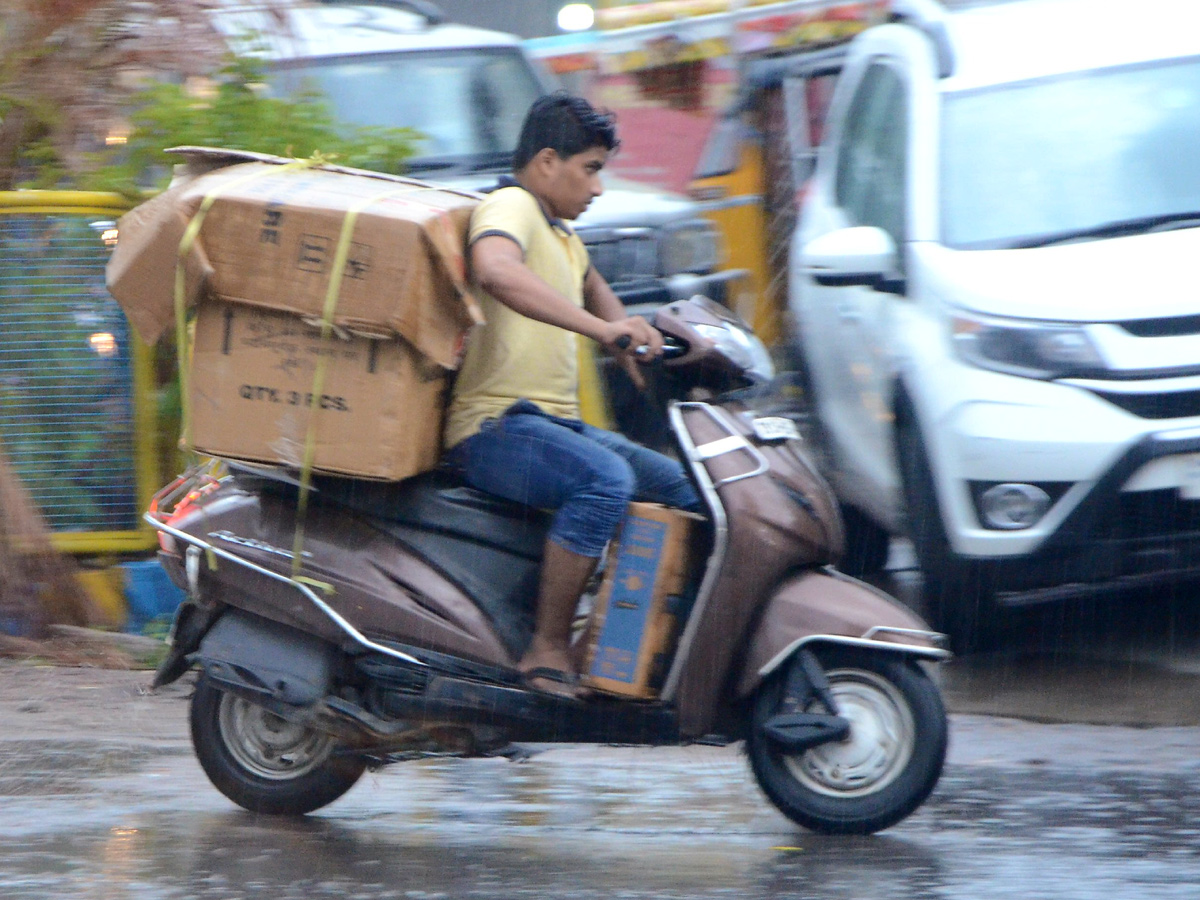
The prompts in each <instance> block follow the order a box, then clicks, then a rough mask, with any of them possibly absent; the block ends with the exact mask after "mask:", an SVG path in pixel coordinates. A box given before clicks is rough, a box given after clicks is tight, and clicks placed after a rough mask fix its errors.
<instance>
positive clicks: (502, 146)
mask: <svg viewBox="0 0 1200 900" xmlns="http://www.w3.org/2000/svg"><path fill="white" fill-rule="evenodd" d="M272 81H273V83H274V84H275V86H276V87H277V88H278V89H279V90H280V91H282V92H283V93H286V94H295V93H298V92H299V91H301V90H306V89H309V90H311V89H315V90H317V91H319V92H320V93H321V94H323V95H324V96H325V97H326V98H327V99H328V102H329V107H330V109H334V110H337V115H338V118H340V119H343V120H345V121H348V122H353V123H355V124H359V125H379V126H387V127H398V126H406V127H409V128H414V129H416V130H417V131H418V132H420V134H421V135H422V139H421V141H420V143H419V145H418V148H417V153H416V157H415V158H414V159H412V160H410V167H411V168H413V169H414V170H420V169H426V170H428V169H430V168H441V167H451V166H454V167H459V166H463V165H471V164H473V165H475V166H477V167H481V166H483V167H486V166H504V165H505V164H506V163H507V158H508V156H509V154H511V153H512V150H513V148H514V147H515V146H516V144H517V137H518V134H519V133H520V130H521V122H522V120H523V119H524V117H525V113H526V111H527V110H528V109H529V106H530V104H532V103H533V101H534V100H535V99H536V98H537V97H538V95H539V94H541V93H542V86H541V84H540V83H539V81H538V79H537V76H536V75H535V74H534V72H533V71H532V70H531V69H530V67H529V64H528V63H527V62H526V60H525V58H524V57H523V56H522V55H521V54H520V53H519V52H517V51H513V50H508V49H503V48H501V49H466V50H435V51H421V52H413V51H406V52H404V53H394V54H380V55H356V56H339V57H330V58H324V59H316V60H313V59H307V60H299V61H296V62H287V63H280V64H278V68H276V70H275V72H274V75H273V77H272Z"/></svg>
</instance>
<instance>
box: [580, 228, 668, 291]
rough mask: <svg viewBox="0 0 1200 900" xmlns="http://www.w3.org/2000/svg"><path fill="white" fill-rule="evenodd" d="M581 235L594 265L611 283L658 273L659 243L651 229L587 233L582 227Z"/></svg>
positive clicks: (624, 281) (645, 277) (649, 276)
mask: <svg viewBox="0 0 1200 900" xmlns="http://www.w3.org/2000/svg"><path fill="white" fill-rule="evenodd" d="M638 231H639V232H640V231H641V229H639V230H638ZM579 236H580V237H581V238H582V239H583V242H584V244H585V245H587V250H588V256H589V257H590V258H591V261H592V265H593V266H595V267H596V271H597V272H599V273H600V274H601V275H603V276H604V280H605V281H607V282H608V283H609V284H622V283H627V282H631V281H641V280H645V279H647V278H654V277H655V276H657V274H658V247H657V243H656V241H655V238H654V235H653V234H652V233H648V232H647V233H638V234H621V233H620V232H617V233H614V232H599V233H596V234H588V233H587V232H586V231H583V230H581V231H580V233H579Z"/></svg>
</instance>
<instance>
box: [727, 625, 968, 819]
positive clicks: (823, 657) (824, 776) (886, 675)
mask: <svg viewBox="0 0 1200 900" xmlns="http://www.w3.org/2000/svg"><path fill="white" fill-rule="evenodd" d="M818 655H819V658H820V661H821V665H822V667H823V668H824V669H825V674H826V677H827V678H828V679H829V686H830V689H831V691H832V693H833V696H834V699H835V701H836V702H837V705H838V713H839V714H840V715H841V716H843V717H844V718H846V719H848V720H849V721H850V736H849V737H848V738H847V739H846V740H844V741H834V742H830V743H827V744H821V745H819V746H816V747H813V748H812V749H810V750H806V751H804V752H802V753H794V754H789V753H787V752H786V751H784V750H782V749H780V748H779V747H778V746H777V745H775V744H773V743H772V742H771V741H770V739H769V738H767V737H766V736H765V734H764V732H763V728H762V726H763V724H764V723H765V722H766V721H767V720H768V719H770V718H771V717H772V716H773V715H774V714H775V713H776V712H777V710H778V709H779V704H780V702H781V701H782V699H783V697H782V693H783V686H784V684H785V682H786V679H785V678H782V677H780V678H776V679H773V680H772V681H770V682H768V683H767V684H766V685H764V686H763V688H762V689H761V690H760V691H759V695H758V697H757V698H756V699H755V704H754V710H753V713H752V721H751V727H750V735H749V738H748V740H747V742H746V749H747V753H748V755H749V757H750V767H751V769H752V770H753V772H754V776H755V778H756V779H757V781H758V783H759V785H760V786H761V787H762V789H763V792H764V793H765V794H766V795H767V797H768V798H770V800H771V802H772V803H774V804H775V805H776V806H777V807H778V808H779V810H780V811H781V812H782V813H783V814H784V815H786V816H787V817H788V818H789V819H791V820H792V821H794V822H796V823H797V824H799V825H803V826H804V827H805V828H808V829H811V830H813V831H817V832H820V833H822V834H871V833H872V832H875V831H879V830H881V829H884V828H888V827H889V826H891V825H895V824H896V823H897V822H899V821H900V820H902V819H904V818H905V817H906V816H908V815H909V814H911V813H912V812H913V811H914V810H915V809H916V808H917V807H918V806H920V805H921V804H922V803H923V802H924V801H925V798H926V797H928V796H929V794H930V792H931V791H932V790H933V788H934V785H936V784H937V781H938V778H939V777H940V776H941V773H942V766H943V764H944V762H945V758H946V742H947V732H948V726H947V721H946V710H945V707H944V706H943V704H942V698H941V695H940V694H939V693H938V689H937V687H936V686H935V685H934V683H933V681H932V680H931V679H930V678H929V676H928V675H927V674H926V673H925V671H924V670H923V669H921V668H920V667H919V666H917V664H916V663H914V662H912V661H911V660H908V659H905V658H903V657H901V656H899V655H898V654H892V653H881V652H879V651H870V650H865V651H864V650H857V649H855V650H847V649H843V648H838V649H836V650H825V651H821V652H819V653H818ZM791 664H792V665H799V663H798V662H797V661H793V662H792V663H791ZM805 711H806V712H813V713H824V712H827V710H826V709H825V708H824V706H823V705H822V704H820V702H819V701H815V700H814V701H813V702H812V704H810V706H809V708H808V709H807V710H805Z"/></svg>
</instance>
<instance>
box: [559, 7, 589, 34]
mask: <svg viewBox="0 0 1200 900" xmlns="http://www.w3.org/2000/svg"><path fill="white" fill-rule="evenodd" d="M595 22H596V11H595V10H593V9H592V7H591V5H590V4H587V3H568V4H567V5H566V6H564V7H562V8H561V9H560V10H559V11H558V27H559V30H560V31H587V30H588V29H589V28H591V27H592V25H593V24H595Z"/></svg>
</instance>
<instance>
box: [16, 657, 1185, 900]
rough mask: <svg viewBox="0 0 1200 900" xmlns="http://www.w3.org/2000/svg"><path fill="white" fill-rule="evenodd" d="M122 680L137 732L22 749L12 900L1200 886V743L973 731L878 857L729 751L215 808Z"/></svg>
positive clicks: (419, 773) (615, 757)
mask: <svg viewBox="0 0 1200 900" xmlns="http://www.w3.org/2000/svg"><path fill="white" fill-rule="evenodd" d="M35 674H37V673H35ZM85 674H87V673H85ZM121 674H123V675H125V678H126V681H125V683H124V685H123V687H122V688H121V689H120V690H122V691H124V692H125V694H126V699H127V701H128V703H127V709H125V710H124V711H121V710H119V709H113V710H110V711H109V716H108V722H107V724H106V725H103V726H100V725H96V726H93V728H92V729H91V733H90V734H89V735H81V736H78V737H76V738H75V739H67V738H65V737H64V736H62V735H60V734H55V733H53V729H50V730H49V731H45V732H44V731H42V730H41V729H40V728H39V727H34V728H30V729H27V730H26V731H25V732H23V736H21V737H12V738H11V739H0V896H3V897H4V898H6V900H33V898H37V900H42V898H56V900H76V898H78V900H126V898H130V900H132V898H146V900H150V898H155V900H157V898H164V900H165V898H171V900H193V898H195V900H209V898H211V900H218V898H219V900H225V898H281V900H286V898H296V900H300V898H324V897H338V898H361V900H375V898H379V900H382V898H458V897H463V898H524V897H530V898H551V897H571V898H580V900H586V898H652V897H653V898H697V900H698V898H719V897H737V898H775V897H802V898H839V900H841V898H856V900H869V898H891V900H910V898H911V900H925V898H972V900H984V898H992V897H995V898H1000V897H1004V898H1010V897H1021V898H1072V900H1075V898H1078V900H1095V898H1100V897H1107V896H1112V897H1136V898H1146V900H1157V898H1184V897H1187V898H1192V897H1195V896H1197V893H1196V892H1197V885H1200V824H1197V823H1200V759H1198V758H1197V753H1196V751H1197V748H1200V728H1197V727H1170V728H1150V729H1145V728H1143V729H1134V728H1122V727H1112V726H1091V725H1073V724H1036V723H1030V722H1023V721H1018V720H1014V719H1008V718H996V717H987V716H974V715H955V716H954V718H953V723H952V746H951V755H950V762H949V765H948V767H947V771H946V774H945V776H944V777H943V779H942V782H941V784H940V785H939V787H938V789H937V790H936V791H935V793H934V795H933V797H932V798H931V799H930V801H929V802H928V803H927V804H926V805H925V806H924V807H923V808H922V809H921V810H919V811H918V812H917V813H916V814H914V815H913V816H912V817H911V818H910V819H908V820H907V821H905V822H903V823H901V824H900V825H899V826H897V827H895V828H893V829H891V830H889V831H887V832H885V833H883V834H881V835H877V836H875V837H870V838H860V839H847V838H822V837H818V836H815V835H812V834H809V833H807V832H804V831H802V830H800V829H798V828H796V827H795V826H793V825H791V824H790V823H789V822H788V821H787V820H786V819H784V818H783V817H782V816H780V815H779V814H778V813H777V812H775V811H774V809H773V808H772V807H771V806H770V805H769V804H768V803H767V802H766V800H765V799H764V798H763V796H762V795H761V794H760V793H759V791H758V789H757V787H756V786H755V784H754V782H753V780H752V777H751V776H750V774H749V770H748V767H747V765H746V763H745V760H744V758H743V757H742V755H741V753H740V751H739V750H738V749H736V748H710V747H694V748H686V749H660V750H635V749H628V748H590V747H589V748H582V747H581V748H574V747H573V748H560V749H555V750H551V751H549V752H544V753H540V754H538V755H536V756H534V757H533V758H532V759H531V760H529V761H527V762H524V763H511V762H507V761H504V760H494V759H483V760H454V759H436V760H425V761H421V762H415V763H404V764H400V765H397V766H393V767H389V768H386V769H384V770H382V771H380V772H378V773H374V774H368V775H367V776H366V777H365V778H364V779H363V780H362V781H361V782H360V783H359V784H358V785H357V786H355V788H353V789H352V790H351V791H350V793H349V794H347V795H346V796H345V797H343V798H342V799H341V800H339V801H337V802H336V803H334V804H332V805H330V806H329V807H327V808H325V809H324V810H322V811H320V812H319V813H317V814H314V815H311V816H309V817H307V818H305V819H299V820H285V819H271V818H267V817H258V816H254V815H251V814H249V813H244V812H241V811H240V810H238V809H237V808H236V807H235V806H233V805H232V804H231V803H230V802H229V801H227V800H225V798H224V797H222V796H221V795H220V794H219V793H217V791H216V790H215V789H214V788H212V787H211V785H209V783H208V782H207V781H206V779H205V777H204V775H203V773H202V772H201V771H200V768H199V765H198V764H197V763H196V761H195V760H194V758H193V757H192V755H191V752H190V748H189V746H188V744H187V741H186V737H185V735H186V731H185V709H186V695H187V691H186V689H184V688H180V689H177V690H175V691H173V692H171V693H170V694H169V695H168V696H165V697H163V696H156V697H145V696H140V695H138V693H137V690H136V687H134V686H133V685H134V684H135V679H136V677H137V676H136V675H131V674H129V673H121ZM43 677H46V678H53V676H52V675H47V674H43ZM142 677H144V675H143V676H142ZM48 683H49V681H47V682H44V684H48ZM36 717H37V716H36V714H27V718H36ZM5 718H6V720H11V719H10V717H8V716H7V715H6V717H5ZM6 730H7V729H6ZM39 735H40V736H39Z"/></svg>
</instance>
